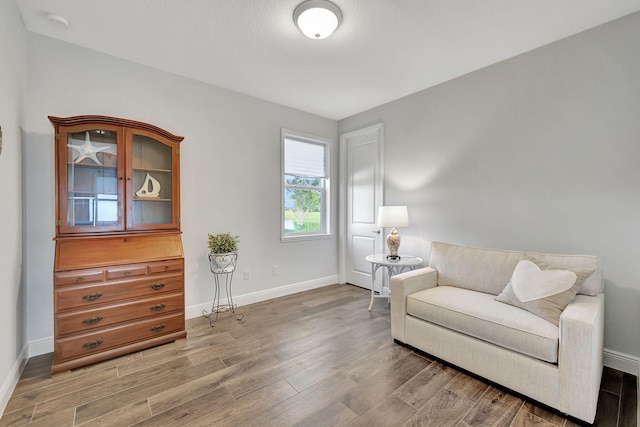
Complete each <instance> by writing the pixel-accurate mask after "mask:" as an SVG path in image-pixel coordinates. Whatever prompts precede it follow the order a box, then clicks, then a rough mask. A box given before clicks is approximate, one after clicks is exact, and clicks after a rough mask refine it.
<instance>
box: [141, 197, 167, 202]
mask: <svg viewBox="0 0 640 427" xmlns="http://www.w3.org/2000/svg"><path fill="white" fill-rule="evenodd" d="M133 201H134V202H170V201H171V199H160V198H158V197H134V198H133Z"/></svg>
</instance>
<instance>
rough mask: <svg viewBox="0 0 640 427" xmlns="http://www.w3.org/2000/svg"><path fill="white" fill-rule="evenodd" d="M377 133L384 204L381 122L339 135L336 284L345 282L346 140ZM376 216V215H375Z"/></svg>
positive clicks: (379, 179)
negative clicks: (364, 134) (373, 132)
mask: <svg viewBox="0 0 640 427" xmlns="http://www.w3.org/2000/svg"><path fill="white" fill-rule="evenodd" d="M372 131H377V132H378V135H379V138H380V140H379V145H378V168H379V171H380V176H379V178H378V185H380V192H381V194H380V199H381V201H382V202H383V203H384V124H383V123H382V122H379V123H376V124H373V125H370V126H367V127H364V128H360V129H356V130H353V131H350V132H346V133H343V134H340V180H339V181H340V186H339V188H340V191H339V194H338V198H339V200H338V202H339V203H338V206H339V207H340V208H339V210H338V217H339V220H338V224H339V226H338V283H341V284H344V283H346V282H347V256H348V254H347V237H348V236H347V231H348V230H347V139H348V138H350V137H352V136H356V135H359V134H362V133H368V132H372ZM375 215H376V216H377V213H376V214H375Z"/></svg>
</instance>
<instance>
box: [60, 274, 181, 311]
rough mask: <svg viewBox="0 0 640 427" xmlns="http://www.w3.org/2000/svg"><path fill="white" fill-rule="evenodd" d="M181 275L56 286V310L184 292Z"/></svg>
mask: <svg viewBox="0 0 640 427" xmlns="http://www.w3.org/2000/svg"><path fill="white" fill-rule="evenodd" d="M182 290H183V279H182V274H172V275H159V276H157V277H143V278H140V279H129V280H121V281H114V282H110V283H96V284H92V285H88V286H67V287H61V288H56V289H55V295H54V302H55V309H56V313H58V312H61V311H67V310H70V309H77V308H80V307H87V308H89V307H90V306H92V305H97V304H100V305H102V304H106V303H111V302H115V301H123V300H128V299H131V298H139V297H144V296H152V295H157V294H158V293H164V292H182Z"/></svg>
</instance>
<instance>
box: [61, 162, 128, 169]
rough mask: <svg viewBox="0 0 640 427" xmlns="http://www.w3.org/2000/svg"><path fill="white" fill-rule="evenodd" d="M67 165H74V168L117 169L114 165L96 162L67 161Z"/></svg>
mask: <svg viewBox="0 0 640 427" xmlns="http://www.w3.org/2000/svg"><path fill="white" fill-rule="evenodd" d="M67 165H70V166H73V167H76V168H106V169H118V167H117V166H116V165H99V164H97V163H76V162H67Z"/></svg>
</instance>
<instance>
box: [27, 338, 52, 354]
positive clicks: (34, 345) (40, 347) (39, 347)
mask: <svg viewBox="0 0 640 427" xmlns="http://www.w3.org/2000/svg"><path fill="white" fill-rule="evenodd" d="M47 353H53V337H46V338H40V339H39V340H35V341H29V357H34V356H40V355H41V354H47Z"/></svg>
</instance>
